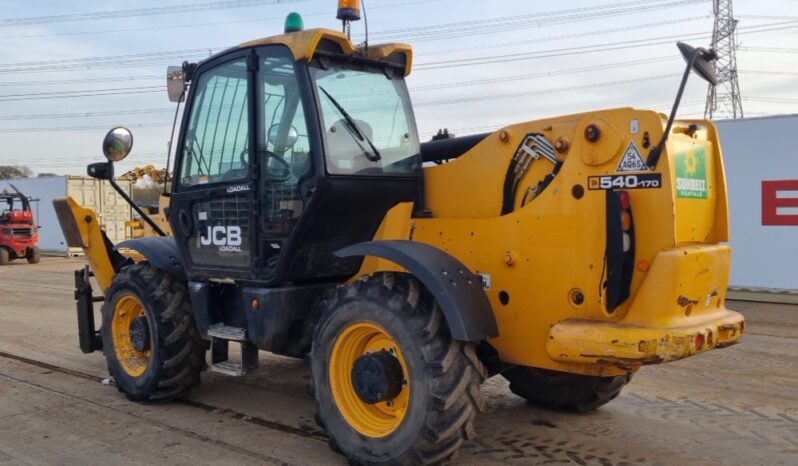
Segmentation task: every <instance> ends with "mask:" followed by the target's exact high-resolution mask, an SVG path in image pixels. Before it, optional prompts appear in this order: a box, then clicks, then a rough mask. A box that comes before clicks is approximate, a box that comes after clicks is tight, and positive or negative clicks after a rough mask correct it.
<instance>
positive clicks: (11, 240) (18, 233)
mask: <svg viewBox="0 0 798 466" xmlns="http://www.w3.org/2000/svg"><path fill="white" fill-rule="evenodd" d="M9 186H11V189H13V190H14V192H8V191H7V190H3V191H0V265H6V264H8V263H9V262H11V261H12V260H14V259H23V258H24V259H27V260H28V263H29V264H37V263H38V262H39V261H40V260H41V258H42V253H41V251H40V250H39V246H38V244H39V231H38V228H37V226H36V224H35V223H34V221H33V211H31V208H30V200H29V199H28V197H27V196H25V195H24V194H22V192H20V191H19V189H17V188H16V187H15V186H14V185H12V184H11V183H9Z"/></svg>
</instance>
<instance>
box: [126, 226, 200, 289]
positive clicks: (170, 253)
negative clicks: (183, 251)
mask: <svg viewBox="0 0 798 466" xmlns="http://www.w3.org/2000/svg"><path fill="white" fill-rule="evenodd" d="M116 249H117V250H119V249H132V250H134V251H137V252H138V253H140V254H142V255H143V256H144V257H146V258H147V260H148V261H149V262H150V264H152V266H153V267H155V268H157V269H161V270H163V271H164V272H166V273H169V274H171V275H174V276H175V277H177V278H181V279H184V280H185V278H186V270H185V269H184V268H183V264H182V263H181V262H180V254H179V253H178V251H177V244H176V243H175V239H174V238H172V237H171V236H147V237H144V238H135V239H131V240H127V241H122V242H121V243H119V244H117V245H116Z"/></svg>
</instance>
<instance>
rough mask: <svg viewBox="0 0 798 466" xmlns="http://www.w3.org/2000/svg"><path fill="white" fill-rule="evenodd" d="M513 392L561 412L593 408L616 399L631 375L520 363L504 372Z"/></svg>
mask: <svg viewBox="0 0 798 466" xmlns="http://www.w3.org/2000/svg"><path fill="white" fill-rule="evenodd" d="M502 375H503V376H504V378H505V379H507V380H509V381H510V391H511V392H513V393H515V394H516V395H518V396H520V397H521V398H525V399H526V400H527V402H529V404H532V405H537V406H541V407H544V408H549V409H556V410H561V411H573V412H586V411H593V410H595V409H597V408H599V407H601V406H603V405H605V404H607V403H609V402H610V401H612V400H614V399H615V398H616V397H617V396H618V395H619V394H620V393H621V389H622V388H623V387H624V385H626V384H627V383H629V380H631V378H632V376H631V375H621V376H616V377H594V376H588V375H579V374H569V373H567V372H559V371H552V370H547V369H536V368H533V367H524V366H518V367H514V368H512V369H510V370H507V371H505V372H503V373H502Z"/></svg>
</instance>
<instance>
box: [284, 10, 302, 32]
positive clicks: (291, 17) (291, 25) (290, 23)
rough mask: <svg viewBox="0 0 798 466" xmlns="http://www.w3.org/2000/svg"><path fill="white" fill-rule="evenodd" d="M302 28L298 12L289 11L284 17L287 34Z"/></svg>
mask: <svg viewBox="0 0 798 466" xmlns="http://www.w3.org/2000/svg"><path fill="white" fill-rule="evenodd" d="M303 28H304V25H303V24H302V17H301V16H299V13H296V12H291V13H288V16H286V18H285V32H286V34H288V33H289V32H298V31H301V30H302V29H303Z"/></svg>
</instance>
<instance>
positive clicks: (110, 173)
mask: <svg viewBox="0 0 798 466" xmlns="http://www.w3.org/2000/svg"><path fill="white" fill-rule="evenodd" d="M86 173H87V174H88V175H89V176H90V177H92V178H97V179H98V180H112V179H114V163H113V162H97V163H93V164H91V165H89V166H88V167H86Z"/></svg>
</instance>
